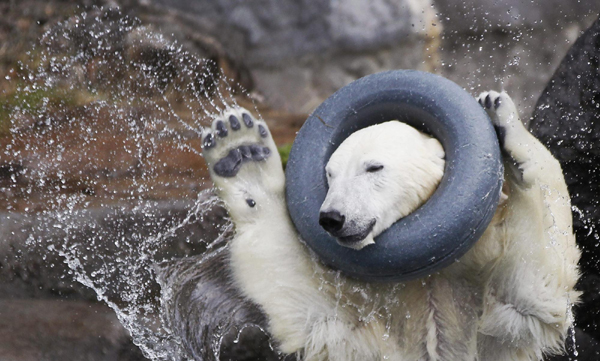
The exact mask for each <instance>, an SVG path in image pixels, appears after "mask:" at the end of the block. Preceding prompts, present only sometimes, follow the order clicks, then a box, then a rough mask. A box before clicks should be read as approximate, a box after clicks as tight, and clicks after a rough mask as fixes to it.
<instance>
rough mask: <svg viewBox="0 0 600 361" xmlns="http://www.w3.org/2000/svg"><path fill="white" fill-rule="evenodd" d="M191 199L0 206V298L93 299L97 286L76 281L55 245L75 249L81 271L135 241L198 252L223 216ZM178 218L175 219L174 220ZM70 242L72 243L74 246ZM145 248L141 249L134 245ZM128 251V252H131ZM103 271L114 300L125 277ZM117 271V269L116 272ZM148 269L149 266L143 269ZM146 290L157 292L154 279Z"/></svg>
mask: <svg viewBox="0 0 600 361" xmlns="http://www.w3.org/2000/svg"><path fill="white" fill-rule="evenodd" d="M192 209H193V204H192V203H191V202H159V203H153V202H149V203H147V204H142V205H138V207H132V206H131V205H129V206H119V207H111V208H104V209H86V210H80V211H76V212H73V213H71V214H64V213H63V214H61V213H59V212H56V213H55V214H49V215H31V214H29V215H24V214H19V213H4V214H0V229H2V235H0V299H3V298H4V299H8V298H12V299H14V298H24V297H35V298H51V297H62V298H66V299H85V300H96V294H95V292H94V291H92V290H91V289H89V288H88V287H86V286H84V285H82V284H81V283H79V282H77V281H75V279H74V275H73V272H72V270H71V269H70V268H69V266H68V264H67V263H66V262H65V257H64V256H62V255H60V253H59V251H61V250H65V249H68V248H69V247H71V249H74V250H76V252H77V255H78V258H79V259H80V260H82V261H85V262H86V264H85V265H84V266H85V270H86V273H87V274H91V273H92V271H94V270H98V269H101V268H102V266H103V265H106V264H109V265H111V264H117V263H118V262H117V259H118V258H119V257H121V258H123V259H122V261H119V262H128V261H129V262H132V260H131V259H129V260H127V259H126V258H124V257H127V256H128V255H129V254H134V251H135V250H132V248H136V247H137V245H138V244H142V243H143V242H144V243H145V246H146V247H149V249H148V251H147V252H146V253H148V254H150V253H151V252H153V253H154V257H155V258H154V259H155V260H157V261H160V260H163V259H171V258H174V257H185V256H189V255H196V254H201V253H203V252H204V250H205V247H206V243H205V242H211V241H212V240H214V239H216V238H217V236H218V235H219V233H220V232H222V227H223V225H224V224H225V222H226V221H225V220H224V218H225V216H226V212H225V210H224V209H223V208H220V207H215V208H214V209H213V210H212V211H210V212H207V213H202V216H201V217H196V216H195V215H191V218H190V219H189V221H187V222H183V221H184V219H186V218H187V217H188V216H190V212H191V210H192ZM179 224H182V226H181V227H177V226H178V225H179ZM169 229H173V230H174V231H173V232H172V233H171V234H166V235H165V237H164V239H163V240H162V241H161V242H160V243H158V244H154V247H155V248H154V249H152V247H153V246H152V245H151V244H149V243H148V242H147V241H145V239H147V238H149V237H152V236H154V235H157V234H161V233H165V232H166V231H167V230H169ZM74 247H76V248H74ZM140 254H144V252H140ZM129 257H131V256H129ZM112 272H113V273H114V275H110V274H109V275H107V276H106V277H107V278H104V279H103V280H102V283H101V284H106V283H111V286H114V287H115V288H114V289H108V290H107V295H108V296H109V298H111V299H112V300H114V301H119V300H120V299H121V294H120V293H121V292H122V289H120V287H126V286H127V285H126V284H123V280H120V282H111V278H110V277H113V276H114V277H117V271H116V270H113V271H112ZM121 277H123V276H121ZM148 277H150V274H149V273H148ZM151 284H152V286H149V287H148V291H150V292H151V293H152V294H154V295H156V294H157V293H158V284H156V283H154V282H151Z"/></svg>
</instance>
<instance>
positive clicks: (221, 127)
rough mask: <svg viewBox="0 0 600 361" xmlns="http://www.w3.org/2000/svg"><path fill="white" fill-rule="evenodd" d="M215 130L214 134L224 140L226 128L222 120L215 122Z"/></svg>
mask: <svg viewBox="0 0 600 361" xmlns="http://www.w3.org/2000/svg"><path fill="white" fill-rule="evenodd" d="M215 129H216V133H217V135H218V136H219V137H220V138H225V137H226V136H227V133H228V131H227V127H226V126H225V123H224V122H223V121H222V120H219V121H218V122H217V125H216V126H215Z"/></svg>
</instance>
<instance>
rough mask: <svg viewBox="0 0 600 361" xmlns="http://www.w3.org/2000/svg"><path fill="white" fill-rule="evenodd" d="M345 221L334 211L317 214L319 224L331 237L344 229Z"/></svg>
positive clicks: (344, 218)
mask: <svg viewBox="0 0 600 361" xmlns="http://www.w3.org/2000/svg"><path fill="white" fill-rule="evenodd" d="M345 221H346V217H344V216H343V215H342V214H341V213H340V212H338V211H336V210H333V211H328V212H320V213H319V224H320V225H321V227H323V228H324V229H325V230H326V231H327V232H329V233H330V234H332V235H335V233H336V232H339V231H340V230H341V229H342V227H344V222H345Z"/></svg>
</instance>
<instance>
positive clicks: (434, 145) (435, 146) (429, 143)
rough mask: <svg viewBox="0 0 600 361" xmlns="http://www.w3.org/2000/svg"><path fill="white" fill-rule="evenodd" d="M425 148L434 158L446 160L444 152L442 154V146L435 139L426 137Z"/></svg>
mask: <svg viewBox="0 0 600 361" xmlns="http://www.w3.org/2000/svg"><path fill="white" fill-rule="evenodd" d="M425 146H426V147H427V149H429V150H430V151H431V152H432V153H433V154H434V155H435V156H436V157H438V158H440V159H445V158H446V152H444V147H442V144H441V143H440V142H439V141H438V140H437V139H435V138H430V137H427V139H426V140H425Z"/></svg>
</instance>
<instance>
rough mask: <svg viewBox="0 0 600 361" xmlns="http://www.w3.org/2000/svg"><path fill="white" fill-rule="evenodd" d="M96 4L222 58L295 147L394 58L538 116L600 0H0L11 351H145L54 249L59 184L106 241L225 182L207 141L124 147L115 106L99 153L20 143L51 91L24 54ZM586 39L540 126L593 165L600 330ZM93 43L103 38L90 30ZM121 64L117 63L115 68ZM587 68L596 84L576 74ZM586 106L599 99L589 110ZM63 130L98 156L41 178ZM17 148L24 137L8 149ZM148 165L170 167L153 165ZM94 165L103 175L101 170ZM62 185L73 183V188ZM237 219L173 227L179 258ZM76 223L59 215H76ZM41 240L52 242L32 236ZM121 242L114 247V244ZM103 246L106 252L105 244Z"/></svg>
mask: <svg viewBox="0 0 600 361" xmlns="http://www.w3.org/2000/svg"><path fill="white" fill-rule="evenodd" d="M94 6H99V7H102V8H98V7H94ZM111 9H112V10H111ZM115 9H118V10H115ZM84 11H87V12H88V13H89V14H90V19H93V18H94V17H104V18H105V19H114V18H118V17H123V16H125V15H129V16H130V17H137V18H139V21H140V24H141V25H143V26H144V27H143V29H144V30H143V31H152V32H156V33H160V34H163V35H164V36H165V38H166V39H167V40H168V41H177V42H178V43H179V44H181V46H182V47H183V48H185V49H186V50H187V51H189V52H191V53H193V54H197V55H198V56H200V57H203V58H208V59H211V60H212V61H214V64H215V65H216V68H217V69H218V68H221V69H223V72H224V74H225V75H226V76H227V77H229V78H231V79H234V80H235V82H236V83H237V84H239V89H237V90H236V89H233V93H234V96H235V97H236V98H238V99H239V102H240V103H241V104H249V105H250V104H252V103H251V102H254V104H256V106H257V108H258V110H259V111H260V113H261V115H262V116H263V117H264V118H265V120H266V121H267V122H268V123H269V125H270V127H271V129H272V131H273V134H274V135H275V140H276V142H277V143H278V145H282V146H284V145H286V144H289V143H291V142H292V141H293V138H294V135H295V132H296V131H297V130H298V129H299V128H300V126H301V125H302V122H303V120H304V119H305V118H306V115H307V114H308V113H310V112H311V111H312V110H313V109H314V108H315V107H316V106H317V105H318V104H320V102H322V101H323V100H324V99H325V98H326V97H327V96H329V95H330V94H331V93H332V92H334V91H335V90H337V89H338V88H340V87H342V86H344V85H346V84H347V83H349V82H351V81H352V80H354V79H357V78H359V77H361V76H364V75H368V74H371V73H374V72H378V71H382V70H388V69H398V68H409V69H420V70H426V71H431V72H436V73H438V74H441V75H444V76H446V77H448V78H450V79H452V80H454V81H455V82H457V83H458V84H460V85H462V86H463V87H465V88H466V89H468V90H469V91H470V92H472V93H473V94H474V95H475V94H477V93H479V92H480V91H483V90H487V89H490V88H492V89H499V88H504V89H506V90H507V91H508V92H509V93H510V94H511V95H512V97H513V98H514V99H515V100H516V101H517V103H518V106H519V108H520V110H521V114H522V116H523V118H524V119H530V117H531V116H532V114H534V110H535V109H536V108H535V106H536V102H538V98H539V97H540V94H542V91H543V90H544V89H545V88H546V86H547V84H548V82H549V80H550V79H551V77H552V75H553V74H554V72H555V71H556V69H557V68H558V67H559V64H560V62H561V60H562V59H563V57H564V56H565V54H566V53H567V50H568V49H569V48H570V47H571V46H572V45H573V44H574V43H575V41H576V39H577V38H578V37H580V36H581V35H582V34H583V32H584V31H585V30H586V29H587V28H588V27H590V25H591V24H592V23H593V22H594V20H596V19H597V18H598V14H599V12H600V3H598V2H597V1H595V0H580V1H578V2H566V1H561V0H547V1H544V2H542V1H539V2H525V1H519V0H502V1H492V0H479V1H478V0H464V1H454V0H431V1H430V0H421V1H419V0H343V1H338V0H335V1H334V0H254V1H239V0H218V1H213V0H211V1H209V0H104V1H87V0H78V1H57V0H54V1H35V0H21V1H5V2H2V3H0V91H2V93H1V96H0V105H1V107H0V149H1V150H2V152H1V153H0V230H2V231H1V234H0V359H1V360H15V361H21V360H142V359H144V358H143V356H142V354H141V352H140V351H139V349H138V348H137V347H136V346H134V345H132V343H131V340H130V338H129V335H128V334H127V332H126V331H125V330H124V329H123V328H122V327H121V326H120V324H119V322H118V320H117V319H116V317H115V316H114V313H113V312H112V311H111V310H110V309H109V308H107V307H106V306H105V305H104V304H103V303H101V302H97V299H96V295H95V293H94V292H93V291H91V290H90V289H89V288H87V287H85V286H83V285H81V284H80V283H78V282H76V281H75V280H74V279H73V273H72V271H71V270H70V269H69V268H68V267H67V265H66V264H65V262H64V259H63V257H61V256H59V255H58V254H57V253H54V252H49V249H48V247H49V246H50V245H51V244H52V243H53V242H57V241H60V240H61V239H62V238H63V237H64V234H63V233H61V231H60V230H59V229H55V230H54V231H53V232H51V234H48V229H53V226H52V225H55V224H58V223H57V222H56V221H55V220H52V214H48V213H47V212H45V211H47V210H48V209H49V204H53V205H55V204H56V203H53V202H54V200H55V198H56V197H57V191H56V189H59V191H58V193H60V194H61V195H65V196H77V197H78V198H77V199H80V201H79V202H78V203H77V207H80V208H81V212H80V213H78V216H79V217H81V218H84V219H87V220H89V222H88V224H87V225H82V226H81V227H80V228H77V229H76V231H75V232H73V233H72V234H71V235H70V237H72V241H73V242H74V243H81V244H85V242H86V240H89V235H90V232H95V233H98V231H97V230H98V229H100V230H101V233H102V234H103V238H104V239H106V240H113V239H115V238H117V237H118V236H120V235H122V234H125V233H127V232H130V233H136V234H139V235H142V236H144V235H147V236H151V235H153V234H156V233H157V232H160V231H161V230H164V229H166V228H168V227H170V226H171V225H172V224H175V223H177V222H180V221H181V220H183V219H184V218H186V217H187V216H188V214H189V212H188V210H189V207H190V200H193V199H196V198H197V194H198V193H199V192H201V191H203V190H205V189H207V188H210V184H209V183H208V182H206V181H205V177H206V170H205V169H204V163H203V160H202V159H201V158H199V157H198V156H196V155H194V154H193V152H190V151H186V150H182V149H180V148H178V147H177V146H176V144H175V142H174V141H173V140H170V139H163V140H161V141H160V142H159V143H158V144H156V145H155V147H156V148H153V149H155V150H157V152H155V153H153V155H152V156H154V157H156V159H152V162H149V161H148V158H141V159H140V158H139V157H136V156H132V155H131V154H128V153H127V152H125V151H123V149H126V148H127V146H124V144H125V145H126V144H127V142H128V139H127V138H126V137H124V136H123V135H122V134H120V133H119V132H118V131H116V130H111V129H110V127H107V126H104V125H103V124H105V123H102V122H103V118H102V116H99V118H98V120H97V121H98V122H99V123H96V125H98V124H99V125H100V126H101V127H104V128H105V131H103V132H101V133H99V134H100V136H101V139H102V142H100V143H102V144H104V145H105V146H104V147H99V148H98V147H95V148H93V149H92V148H91V147H90V146H89V144H87V143H82V142H78V141H77V139H80V138H78V137H79V135H77V134H78V132H82V129H83V128H81V127H77V126H71V127H70V128H64V127H63V128H60V131H61V132H60V133H57V132H52V131H45V130H44V129H46V130H47V129H48V128H44V125H43V124H41V125H40V124H37V123H33V125H29V126H27V127H24V128H21V136H20V138H19V142H15V139H14V137H13V136H12V135H11V134H10V131H9V130H10V127H11V125H14V124H13V123H14V122H15V121H21V120H15V119H11V118H10V114H13V110H14V108H15V107H16V106H19V102H23V101H26V102H27V103H28V104H34V106H35V104H37V103H36V102H38V103H39V99H38V98H35V97H31V98H27V99H23V98H18V97H16V96H15V93H16V90H15V85H14V84H15V82H14V81H10V79H11V78H14V77H15V76H16V75H19V74H18V73H19V69H20V68H19V62H24V61H27V59H29V58H30V57H31V54H30V53H28V52H30V50H31V49H32V44H34V43H38V42H39V39H40V36H41V35H42V34H43V33H44V32H46V31H48V30H49V29H51V28H52V27H53V26H56V24H57V23H58V22H59V21H65V20H67V21H69V19H73V17H74V16H76V15H79V14H81V13H82V12H84ZM86 26H87V25H86ZM595 29H597V25H596V28H595ZM593 31H595V33H594V34H597V32H598V30H593ZM587 39H588V40H587V43H586V44H587V45H586V47H585V54H588V55H589V54H596V55H593V56H591V58H589V59H588V58H581V56H580V55H576V54H575V53H573V54H570V57H568V59H570V60H569V61H570V62H571V63H569V64H567V65H565V64H563V65H562V66H561V68H560V69H559V71H558V73H557V75H556V76H558V77H559V79H562V80H560V82H559V83H556V84H561V86H560V87H557V86H554V87H552V86H551V87H550V88H547V89H546V91H545V92H544V94H545V95H544V97H545V98H544V100H540V102H539V103H538V107H537V112H535V117H534V118H533V119H534V121H533V123H532V127H533V129H534V131H535V132H536V134H537V135H538V136H541V137H546V138H544V140H545V141H546V142H547V144H549V145H550V146H551V147H553V150H554V151H555V152H556V153H555V154H557V156H558V157H559V158H560V159H561V160H564V161H565V162H571V163H569V164H573V159H582V161H583V163H584V164H583V165H579V167H580V168H577V167H575V168H574V167H571V168H569V169H573V173H572V174H573V177H572V178H573V179H576V180H574V181H571V191H572V193H574V194H577V196H578V197H579V198H584V199H594V201H593V202H591V203H590V205H588V208H586V209H584V211H585V212H587V213H586V215H587V216H588V217H587V218H586V219H588V220H589V219H591V221H587V223H585V222H583V221H581V222H580V223H579V225H580V227H579V232H578V237H580V238H581V237H585V242H584V243H585V247H586V249H585V250H584V251H585V254H586V257H587V258H586V260H585V265H584V269H585V271H586V274H589V275H591V276H587V275H586V277H585V282H586V283H585V285H584V286H582V287H584V288H586V290H588V293H587V294H586V295H585V296H584V298H585V299H586V303H587V304H588V305H591V306H589V307H588V308H585V309H583V310H582V311H581V313H582V314H586V315H587V316H586V320H585V321H582V322H581V324H580V325H581V326H582V327H583V328H584V329H585V331H586V332H588V333H589V334H592V335H593V336H594V337H596V338H598V334H599V331H598V330H599V328H598V326H597V322H596V321H595V320H597V319H598V318H600V316H599V315H598V309H600V306H598V302H599V300H598V297H597V295H594V293H593V290H595V289H597V288H598V287H599V286H598V284H600V281H598V278H597V277H596V276H594V275H596V273H594V270H597V269H598V264H597V262H598V258H596V256H595V255H596V254H597V251H594V248H595V247H596V246H597V245H598V238H597V233H596V232H597V231H596V230H595V228H592V229H591V230H590V227H593V226H594V225H595V221H596V220H597V219H598V217H597V216H596V214H595V211H594V208H596V207H597V204H596V201H595V198H594V197H595V195H597V194H598V192H597V191H596V189H595V188H593V189H591V190H589V193H585V192H583V191H579V190H578V189H579V188H573V187H577V185H582V184H583V185H584V186H585V185H586V184H588V183H591V184H595V183H596V182H595V181H594V179H595V178H587V177H585V178H583V179H580V178H577V177H576V176H575V175H576V174H580V173H577V169H581V167H583V168H584V169H586V170H588V172H587V173H586V174H589V176H590V177H594V176H595V175H594V174H595V173H594V172H595V164H598V162H596V161H595V158H594V157H595V156H593V154H594V152H595V150H594V149H595V144H597V141H596V139H595V137H596V135H593V134H598V132H595V131H594V129H595V127H594V120H595V119H598V118H600V117H599V116H598V114H599V113H598V110H597V109H598V104H600V100H599V99H598V97H597V96H596V95H597V94H598V91H599V90H598V89H599V88H598V87H597V86H596V85H597V79H600V75H599V74H598V64H597V63H594V59H598V58H597V57H594V56H598V55H597V54H598V53H600V50H599V49H600V43H598V42H597V39H598V37H597V35H596V37H593V36H592V35H589V36H588V37H587ZM589 39H592V40H589ZM594 39H596V40H594ZM84 41H91V39H87V40H86V39H85V38H84ZM161 44H162V43H160V42H157V43H151V44H148V49H150V50H151V56H149V57H148V59H149V60H148V61H149V62H150V63H152V62H154V63H152V64H153V66H156V67H159V68H166V69H168V66H167V65H168V64H169V62H168V60H166V61H165V60H164V58H162V57H161V55H160V54H163V51H164V44H162V45H161ZM582 52H583V50H582ZM161 59H162V60H161ZM590 59H591V60H590ZM150 63H149V64H150ZM152 64H150V65H152ZM576 64H588V67H589V68H585V69H583V68H579V67H577V66H576ZM590 64H591V65H590ZM594 64H595V65H594ZM107 66H108V68H110V64H108V65H107ZM98 69H100V70H98ZM572 69H576V71H571V70H572ZM84 70H85V74H87V75H89V74H97V73H98V72H99V71H101V70H102V68H101V67H100V66H99V67H98V68H94V69H84ZM216 71H217V70H215V72H216ZM20 75H22V74H20ZM87 75H86V76H87ZM166 76H167V77H169V76H170V75H168V74H167V75H166ZM573 78H575V79H581V80H577V81H573ZM98 79H102V78H101V77H99V78H98ZM565 79H566V80H565ZM594 79H595V80H594ZM85 80H86V81H88V80H89V79H88V78H86V79H85ZM594 81H595V83H594ZM588 82H592V83H593V84H591V83H588ZM594 84H595V85H594ZM242 88H244V89H246V90H248V91H249V95H245V94H244V93H243V92H242V91H241V89H242ZM592 89H593V90H592ZM581 90H583V91H581ZM65 94H66V95H65ZM590 94H592V95H591V98H590V97H589V95H590ZM96 96H97V95H96V94H81V93H77V94H71V93H61V92H57V93H56V94H50V95H48V94H45V95H44V97H45V98H48V97H50V98H51V99H52V101H53V102H55V103H56V104H61V105H63V107H60V109H64V104H66V103H65V102H67V101H68V104H69V107H72V108H73V112H74V113H73V114H76V115H77V116H79V117H82V118H85V117H87V116H89V114H87V113H85V112H84V110H85V104H86V102H89V101H90V99H92V98H94V97H96ZM148 96H152V95H148ZM566 96H569V99H570V100H569V102H568V105H567V103H564V107H561V109H565V112H564V113H562V112H561V113H558V114H557V113H556V112H555V111H554V110H555V104H558V103H559V102H560V101H562V99H564V98H565V97H566ZM573 97H574V98H573ZM588 98H589V99H588ZM580 104H585V105H586V107H585V108H583V109H581V108H580V107H579V105H580ZM57 109H58V108H57ZM136 111H139V112H140V114H145V113H143V112H145V111H148V110H147V109H146V110H144V109H141V110H140V109H136ZM50 112H52V107H50ZM582 112H585V115H584V114H582ZM566 118H567V119H586V120H585V121H587V122H588V123H585V124H584V123H582V122H575V123H572V124H573V125H572V126H570V128H569V129H570V130H568V131H565V132H562V133H561V134H563V136H562V137H558V138H556V137H555V136H553V134H556V133H557V132H558V131H556V127H560V125H559V124H564V120H565V119H566ZM541 119H550V120H548V122H550V123H551V124H554V125H552V126H553V127H555V128H552V127H545V128H544V123H543V122H542V120H541ZM106 124H108V123H106ZM546 124H547V123H546ZM584 125H585V127H583V126H584ZM65 129H67V130H68V131H66V130H65ZM573 129H586V130H587V129H590V130H591V132H583V133H585V134H583V133H582V134H581V135H580V136H579V137H583V139H585V140H587V141H586V142H583V143H581V142H580V143H577V144H574V145H573V147H574V149H577V152H579V153H577V152H576V153H569V154H567V153H568V152H567V153H565V152H564V151H561V149H563V148H564V147H561V144H562V142H561V139H563V138H565V139H568V138H569V137H570V136H571V135H572V133H573ZM181 134H184V135H185V136H186V137H188V138H187V139H189V142H190V144H192V147H193V144H195V143H194V142H196V143H197V142H198V139H197V138H194V134H187V133H185V132H184V131H181V133H180V135H181ZM590 134H592V135H590ZM586 137H587V138H586ZM57 140H60V141H61V142H68V144H69V146H70V147H71V148H72V150H73V151H72V154H74V155H77V154H86V155H90V161H84V162H83V163H82V162H81V161H80V162H79V163H75V164H77V165H76V166H73V164H74V163H73V159H74V158H73V159H71V161H65V162H62V163H60V164H58V165H57V169H55V171H53V172H50V173H48V172H46V173H43V174H44V177H45V178H44V181H43V182H40V179H38V178H36V174H41V173H40V171H39V169H42V168H43V166H44V164H45V163H46V162H48V160H47V159H45V158H44V157H43V156H42V155H43V154H53V153H52V149H51V148H52V144H56V143H55V142H57ZM584 143H585V144H584ZM9 144H11V146H12V147H16V148H11V149H8V147H9ZM32 144H33V145H34V146H31V145H32ZM98 144H99V143H98ZM582 144H583V145H582ZM590 154H591V155H590ZM563 155H564V157H563ZM581 155H589V157H584V156H581ZM561 157H563V158H561ZM148 163H152V164H161V165H163V166H161V167H159V168H158V170H157V169H153V170H152V171H148V172H147V173H144V172H146V170H144V166H145V164H148ZM81 169H84V171H82V170H81ZM140 172H141V173H140ZM89 174H96V175H97V176H95V178H90V176H89ZM139 174H152V175H153V176H152V177H146V178H144V181H145V182H147V187H146V189H147V190H146V191H144V192H142V193H141V194H136V196H135V197H131V194H129V192H128V190H129V189H130V188H129V187H130V184H131V182H132V181H137V180H138V179H139V177H138V175H139ZM136 177H137V178H136ZM57 184H60V186H59V187H58V188H56V185H57ZM574 184H576V185H575V186H574ZM588 188H589V187H588ZM588 188H586V189H588ZM588 194H591V195H588ZM144 205H145V206H146V208H145V209H147V208H148V207H149V206H148V205H150V206H151V208H152V212H149V213H148V212H141V211H140V209H141V208H144ZM140 207H141V208H140ZM53 209H54V208H53ZM225 216H226V214H225V212H224V211H223V210H222V209H221V208H219V207H215V208H214V210H213V211H212V212H211V213H210V214H207V215H204V216H203V217H202V218H198V219H193V220H192V221H190V222H188V223H186V227H184V228H183V229H180V230H179V231H178V232H177V233H176V234H174V235H173V236H172V237H171V240H172V242H171V243H170V244H169V246H165V247H164V249H161V250H159V251H160V252H162V254H164V255H165V256H164V257H184V256H187V255H193V254H199V253H202V252H203V251H204V249H205V243H203V242H200V241H194V240H206V239H214V238H216V236H217V235H218V234H219V233H220V232H222V230H223V228H222V227H223V224H224V218H225ZM76 221H77V220H73V219H70V220H65V219H61V220H60V222H63V223H64V222H75V223H76ZM584 223H585V224H584ZM90 227H92V228H90ZM94 227H95V228H94ZM585 227H588V228H585ZM90 229H93V231H92V230H90ZM41 233H43V234H41ZM31 238H33V239H42V240H44V241H43V242H36V243H31V242H28V239H31ZM582 239H583V238H582ZM113 251H114V250H113ZM113 251H111V249H110V248H107V252H109V253H110V252H113ZM84 256H85V255H84ZM89 256H90V258H93V255H92V254H90V255H89ZM594 267H595V268H594ZM151 288H152V287H151ZM155 288H156V285H155V286H154V292H157V291H156V289H155ZM599 294H600V293H599ZM584 307H585V305H584ZM582 337H584V336H582ZM583 357H586V356H585V355H581V356H580V357H579V358H578V359H579V360H585V358H583ZM589 359H590V360H592V359H594V360H595V359H597V357H594V358H592V357H591V356H590V358H589Z"/></svg>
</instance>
